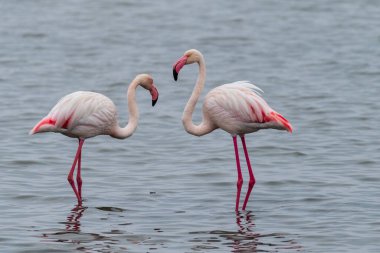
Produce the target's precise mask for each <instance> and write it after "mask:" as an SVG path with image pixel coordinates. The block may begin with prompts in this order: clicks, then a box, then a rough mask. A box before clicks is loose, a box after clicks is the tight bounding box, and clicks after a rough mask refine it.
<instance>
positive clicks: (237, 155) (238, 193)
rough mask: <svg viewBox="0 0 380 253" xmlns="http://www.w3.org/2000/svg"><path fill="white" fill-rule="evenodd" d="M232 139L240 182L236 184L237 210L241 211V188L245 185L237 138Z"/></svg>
mask: <svg viewBox="0 0 380 253" xmlns="http://www.w3.org/2000/svg"><path fill="white" fill-rule="evenodd" d="M232 138H233V141H234V148H235V157H236V167H237V173H238V180H237V183H236V186H237V193H236V210H238V209H239V201H240V192H241V186H242V185H243V176H242V174H241V168H240V160H239V151H238V146H237V141H236V136H233V137H232Z"/></svg>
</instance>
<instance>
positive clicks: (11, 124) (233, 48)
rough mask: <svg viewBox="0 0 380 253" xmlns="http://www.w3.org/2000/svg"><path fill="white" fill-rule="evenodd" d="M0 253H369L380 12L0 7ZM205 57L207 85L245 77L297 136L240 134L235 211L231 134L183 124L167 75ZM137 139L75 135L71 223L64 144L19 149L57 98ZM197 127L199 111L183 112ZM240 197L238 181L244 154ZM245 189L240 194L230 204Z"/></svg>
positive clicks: (293, 4)
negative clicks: (146, 82)
mask: <svg viewBox="0 0 380 253" xmlns="http://www.w3.org/2000/svg"><path fill="white" fill-rule="evenodd" d="M0 10H1V13H2V15H1V25H0V42H1V43H0V44H1V47H0V90H1V94H2V99H1V100H0V108H1V110H0V126H1V131H0V140H1V145H0V153H1V157H0V164H1V169H0V178H1V185H0V190H1V193H2V194H1V195H0V212H1V217H0V228H1V229H0V245H1V250H0V251H1V252H378V250H379V248H380V244H379V241H378V239H379V236H380V229H379V227H380V226H379V225H380V220H379V215H378V214H379V210H380V199H379V191H380V186H379V185H380V184H379V183H380V172H379V162H380V140H379V132H378V127H379V123H380V116H379V113H378V112H379V110H380V103H379V102H378V95H379V94H380V93H379V92H380V88H379V87H380V86H379V83H380V62H379V57H380V35H379V34H380V28H379V27H380V19H379V17H378V13H380V2H379V1H375V0H372V1H371V0H367V1H365V0H363V1H348V0H347V1H344V0H341V1H327V0H318V1H296V0H291V1H273V0H269V1H268V0H261V1H248V0H246V1H239V2H236V1H199V0H197V1H172V2H170V3H169V2H168V1H166V2H165V1H154V2H153V1H122V0H119V1H43V0H36V1H2V2H1V3H0ZM190 48H197V49H199V50H200V51H202V52H203V53H204V55H205V58H206V63H207V67H208V69H207V74H208V76H207V84H206V87H205V91H204V92H203V94H202V95H203V96H204V95H205V94H206V92H207V91H209V90H210V89H211V88H213V87H215V86H217V85H220V84H223V83H227V82H232V81H236V80H247V79H248V80H251V81H252V82H255V83H256V84H257V85H258V86H259V87H261V88H262V89H263V90H264V91H265V98H266V100H267V101H268V103H269V104H270V105H271V106H272V107H273V108H274V109H276V110H278V111H279V112H281V113H282V114H283V115H284V116H286V117H287V118H288V119H289V120H290V121H291V122H292V124H293V126H294V128H295V131H294V133H293V134H292V135H290V134H287V133H285V132H281V131H275V130H268V131H262V132H259V133H257V134H252V135H249V136H247V145H248V147H249V152H250V154H251V160H252V164H253V169H254V172H255V176H256V179H257V183H256V185H255V188H254V190H253V195H252V197H251V199H250V202H249V204H248V207H247V211H244V212H243V211H241V212H239V213H237V214H236V213H235V211H234V200H235V191H236V186H235V182H236V169H235V161H234V153H233V146H232V140H231V137H230V136H229V135H228V134H226V133H224V132H222V131H215V132H213V133H211V134H209V135H207V136H204V137H201V138H197V137H194V136H191V135H188V134H186V133H185V131H184V130H183V127H182V123H181V120H180V118H181V114H182V110H183V108H184V105H185V103H186V101H187V99H188V97H189V95H190V93H191V90H192V88H193V84H194V83H195V80H196V75H197V67H196V66H189V67H186V68H184V69H183V71H182V72H181V74H180V81H179V82H178V83H175V82H174V81H173V79H172V76H171V71H172V70H171V65H172V64H173V63H174V61H175V60H176V59H177V58H179V57H180V56H181V55H182V53H183V52H184V51H185V50H187V49H190ZM142 72H148V73H151V74H152V75H153V77H154V79H155V83H156V84H157V86H158V88H159V91H160V98H159V101H158V103H157V105H156V107H154V108H152V107H151V106H150V104H151V102H150V98H149V95H148V94H147V93H146V92H145V91H143V90H139V91H138V104H139V108H140V113H141V119H140V125H139V127H138V131H137V132H136V133H135V134H134V135H133V136H132V137H131V138H129V139H127V140H123V141H120V140H115V139H112V138H109V137H106V136H102V137H97V138H94V139H89V140H87V141H86V143H85V144H84V150H83V180H84V188H83V195H84V199H85V202H84V207H85V208H84V209H79V210H73V211H72V209H73V208H74V207H75V202H76V200H75V196H74V194H73V192H72V190H71V188H70V186H69V184H68V183H67V181H66V177H67V173H68V171H69V168H70V166H71V162H72V159H73V157H74V154H75V150H76V147H77V146H76V145H77V141H76V140H74V139H70V138H67V137H65V136H63V135H59V134H41V135H36V136H28V132H29V130H30V129H31V128H32V127H33V125H34V124H35V123H36V122H37V121H38V120H39V119H40V118H41V117H42V116H44V115H45V114H46V113H47V112H48V111H49V110H50V108H51V107H52V106H53V105H54V104H55V102H56V101H57V100H58V99H59V98H60V97H62V96H63V95H65V94H68V93H70V92H73V91H76V90H92V91H97V92H101V93H103V94H105V95H107V96H109V97H110V98H111V99H112V100H114V101H115V104H116V105H117V107H118V109H119V111H120V118H121V122H122V124H125V123H126V122H127V109H126V101H125V92H126V89H127V84H128V83H129V82H130V81H131V79H132V78H133V77H134V76H135V75H136V74H138V73H142ZM200 117H201V114H200V106H198V107H197V111H196V112H195V114H194V118H195V121H199V120H200ZM240 154H241V158H242V159H241V161H242V165H243V172H244V178H245V184H244V188H243V192H244V193H245V190H246V183H247V182H248V180H247V179H248V173H247V171H246V165H245V161H244V157H243V156H242V155H243V153H242V152H241V153H240ZM244 193H243V194H244Z"/></svg>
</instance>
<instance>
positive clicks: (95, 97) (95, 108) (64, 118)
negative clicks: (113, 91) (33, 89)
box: [30, 74, 158, 205]
mask: <svg viewBox="0 0 380 253" xmlns="http://www.w3.org/2000/svg"><path fill="white" fill-rule="evenodd" d="M139 85H140V86H142V87H143V88H145V89H147V90H148V91H149V92H150V94H151V96H152V106H154V105H155V104H156V102H157V99H158V91H157V88H156V86H155V85H154V84H153V78H152V77H151V76H150V75H147V74H140V75H137V76H136V77H135V79H134V80H133V81H132V82H131V84H130V85H129V88H128V92H127V99H128V111H129V121H128V124H127V125H126V127H120V126H119V123H118V120H117V110H116V107H115V105H114V103H113V102H112V100H111V99H109V98H108V97H106V96H104V95H102V94H99V93H95V92H90V91H77V92H74V93H71V94H69V95H66V96H64V97H63V98H61V99H60V100H59V101H58V103H57V104H56V105H55V106H54V107H53V109H51V111H50V112H49V114H48V115H47V116H46V117H44V118H43V119H42V120H41V121H40V122H38V123H37V124H36V125H35V126H34V127H33V129H32V130H31V131H30V134H36V133H43V132H56V133H61V134H64V135H66V136H68V137H72V138H78V140H79V145H78V149H77V152H76V155H75V158H74V162H73V165H72V167H71V170H70V172H69V175H68V177H67V179H68V181H69V183H70V185H71V187H72V188H73V191H74V193H75V195H76V197H77V199H78V205H81V204H82V177H81V152H82V146H83V143H84V141H85V139H87V138H91V137H94V136H97V135H109V136H111V137H114V138H117V139H125V138H128V137H129V136H131V135H132V134H133V132H134V131H135V130H136V128H137V123H138V119H139V112H138V108H137V104H136V98H135V93H136V88H137V86H139ZM77 164H78V170H77V178H76V181H77V186H78V189H76V187H75V184H74V180H73V174H74V170H75V167H76V165H77Z"/></svg>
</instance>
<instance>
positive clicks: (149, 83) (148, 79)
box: [135, 74, 159, 106]
mask: <svg viewBox="0 0 380 253" xmlns="http://www.w3.org/2000/svg"><path fill="white" fill-rule="evenodd" d="M135 79H136V80H137V82H138V84H139V85H140V86H141V87H143V88H144V89H146V90H148V91H149V92H150V95H151V96H152V106H154V105H155V104H156V102H157V100H158V95H159V94H158V90H157V88H156V86H155V85H154V83H153V78H152V76H150V75H148V74H140V75H138V76H136V78H135Z"/></svg>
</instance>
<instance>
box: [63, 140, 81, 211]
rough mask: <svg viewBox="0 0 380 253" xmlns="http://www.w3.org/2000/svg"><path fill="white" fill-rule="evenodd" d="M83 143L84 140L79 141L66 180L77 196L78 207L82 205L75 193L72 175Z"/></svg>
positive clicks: (76, 193) (76, 192)
mask: <svg viewBox="0 0 380 253" xmlns="http://www.w3.org/2000/svg"><path fill="white" fill-rule="evenodd" d="M83 143H84V140H81V141H79V145H78V149H77V153H76V155H75V158H74V162H73V165H72V166H71V170H70V172H69V175H68V176H67V180H68V181H69V183H70V185H71V187H72V188H73V191H74V193H75V195H76V196H77V199H78V205H81V204H82V199H81V197H80V196H79V193H78V191H77V189H76V187H75V184H74V179H73V174H74V170H75V167H76V165H77V162H78V158H79V155H80V153H81V150H82V146H83Z"/></svg>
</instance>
